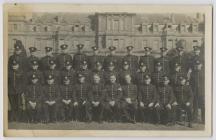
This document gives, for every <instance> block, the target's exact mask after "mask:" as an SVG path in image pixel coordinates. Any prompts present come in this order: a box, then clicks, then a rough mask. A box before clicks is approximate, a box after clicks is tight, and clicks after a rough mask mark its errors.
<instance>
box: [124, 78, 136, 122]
mask: <svg viewBox="0 0 216 140" xmlns="http://www.w3.org/2000/svg"><path fill="white" fill-rule="evenodd" d="M124 80H125V82H124V83H125V84H123V85H122V93H123V103H122V109H123V114H124V117H125V119H126V121H128V122H131V123H135V122H136V120H135V115H136V112H137V96H138V91H137V86H136V85H134V84H133V83H132V81H131V80H132V77H131V75H130V74H126V75H125V77H124Z"/></svg>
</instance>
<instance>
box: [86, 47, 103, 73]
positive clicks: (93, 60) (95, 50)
mask: <svg viewBox="0 0 216 140" xmlns="http://www.w3.org/2000/svg"><path fill="white" fill-rule="evenodd" d="M92 50H93V55H92V56H90V57H89V69H90V70H94V69H95V67H96V62H100V63H101V64H103V59H104V57H103V56H101V55H99V54H98V53H99V50H98V47H96V46H94V47H92Z"/></svg>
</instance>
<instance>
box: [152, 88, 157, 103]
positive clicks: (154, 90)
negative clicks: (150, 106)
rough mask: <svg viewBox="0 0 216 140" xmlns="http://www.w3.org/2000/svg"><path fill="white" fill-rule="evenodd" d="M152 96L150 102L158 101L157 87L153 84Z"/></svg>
mask: <svg viewBox="0 0 216 140" xmlns="http://www.w3.org/2000/svg"><path fill="white" fill-rule="evenodd" d="M152 92H153V98H152V102H154V103H155V102H158V100H159V95H158V94H157V89H156V87H155V86H154V85H153V91H152Z"/></svg>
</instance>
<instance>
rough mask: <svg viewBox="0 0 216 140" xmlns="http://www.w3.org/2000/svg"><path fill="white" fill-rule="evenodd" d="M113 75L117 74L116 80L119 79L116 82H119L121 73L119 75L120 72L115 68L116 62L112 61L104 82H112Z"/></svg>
mask: <svg viewBox="0 0 216 140" xmlns="http://www.w3.org/2000/svg"><path fill="white" fill-rule="evenodd" d="M111 75H115V77H116V80H117V81H116V82H117V83H118V82H119V81H118V79H119V75H118V72H117V71H116V69H115V65H114V62H112V61H111V62H110V63H109V64H108V65H107V69H106V70H105V72H104V82H105V84H107V83H110V76H111Z"/></svg>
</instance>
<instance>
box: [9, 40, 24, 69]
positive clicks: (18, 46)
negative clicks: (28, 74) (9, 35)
mask: <svg viewBox="0 0 216 140" xmlns="http://www.w3.org/2000/svg"><path fill="white" fill-rule="evenodd" d="M18 42H20V43H17V42H16V43H15V44H14V54H13V55H11V56H10V57H9V61H8V67H9V68H11V67H12V66H13V62H14V60H15V61H16V62H18V63H19V69H22V70H23V71H26V65H27V59H26V55H23V53H24V52H23V51H25V50H24V48H23V46H22V43H21V41H18Z"/></svg>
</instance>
